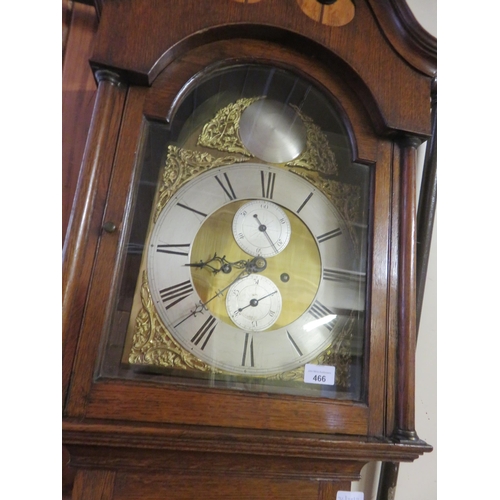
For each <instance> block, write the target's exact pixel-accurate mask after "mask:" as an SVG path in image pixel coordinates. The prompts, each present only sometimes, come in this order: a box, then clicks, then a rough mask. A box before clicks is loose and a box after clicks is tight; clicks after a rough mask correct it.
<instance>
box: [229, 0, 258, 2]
mask: <svg viewBox="0 0 500 500" xmlns="http://www.w3.org/2000/svg"><path fill="white" fill-rule="evenodd" d="M232 1H233V2H238V3H258V2H260V1H261V0H232Z"/></svg>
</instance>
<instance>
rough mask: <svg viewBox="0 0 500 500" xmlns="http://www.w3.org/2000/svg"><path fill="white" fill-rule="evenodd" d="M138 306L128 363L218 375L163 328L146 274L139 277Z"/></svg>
mask: <svg viewBox="0 0 500 500" xmlns="http://www.w3.org/2000/svg"><path fill="white" fill-rule="evenodd" d="M141 303H142V308H141V310H140V311H139V314H138V315H137V318H136V320H135V328H134V337H133V340H132V349H131V351H130V354H129V363H131V364H140V365H155V366H164V367H169V368H178V369H183V370H187V369H192V370H197V371H202V372H217V370H215V369H214V368H213V367H211V366H209V365H207V364H206V363H204V362H203V361H201V360H199V359H198V358H197V357H196V356H193V355H192V354H191V353H190V352H188V351H186V350H184V349H183V348H182V347H181V346H180V345H179V344H178V343H177V342H176V341H175V340H174V339H173V337H172V336H171V335H170V333H169V332H168V330H167V329H166V328H165V327H164V326H163V323H162V322H161V320H160V318H159V317H158V314H157V313H156V310H155V308H154V305H153V300H152V298H151V293H150V291H149V284H148V278H147V275H146V271H144V272H143V274H142V286H141Z"/></svg>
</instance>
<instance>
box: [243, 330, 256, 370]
mask: <svg viewBox="0 0 500 500" xmlns="http://www.w3.org/2000/svg"><path fill="white" fill-rule="evenodd" d="M247 357H248V358H249V360H248V361H250V365H247V364H246V363H247ZM241 366H252V367H253V366H254V357H253V336H252V335H250V334H249V333H245V345H244V347H243V357H242V358H241Z"/></svg>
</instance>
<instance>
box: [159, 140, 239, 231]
mask: <svg viewBox="0 0 500 500" xmlns="http://www.w3.org/2000/svg"><path fill="white" fill-rule="evenodd" d="M244 161H248V160H247V158H242V157H241V156H223V157H220V158H216V157H214V156H212V155H211V154H209V153H202V152H199V151H190V150H187V149H181V148H178V147H176V146H169V147H168V154H167V160H166V163H165V168H164V170H163V176H162V180H161V186H160V191H159V195H158V201H157V203H156V210H155V215H154V222H156V221H157V220H158V216H159V215H160V212H161V211H162V210H163V208H164V207H165V205H166V204H167V202H168V200H169V199H170V198H171V197H172V195H173V194H174V193H175V192H176V191H177V190H178V189H179V188H180V187H181V186H183V185H184V184H185V183H186V182H188V181H189V180H190V179H192V178H193V177H196V176H197V175H198V174H201V173H202V172H205V171H206V170H210V169H211V168H216V167H223V166H226V165H232V164H234V163H241V162H244Z"/></svg>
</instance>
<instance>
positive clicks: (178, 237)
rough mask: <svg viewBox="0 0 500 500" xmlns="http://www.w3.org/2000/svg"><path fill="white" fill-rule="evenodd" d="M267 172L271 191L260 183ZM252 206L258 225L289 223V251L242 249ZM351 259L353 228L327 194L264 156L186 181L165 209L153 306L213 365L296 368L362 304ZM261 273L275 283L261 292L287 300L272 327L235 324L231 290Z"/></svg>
mask: <svg viewBox="0 0 500 500" xmlns="http://www.w3.org/2000/svg"><path fill="white" fill-rule="evenodd" d="M269 178H272V179H273V183H272V185H273V189H272V190H266V186H267V185H268V183H267V182H264V183H263V182H262V179H264V180H265V181H267V179H269ZM221 180H223V182H224V186H225V187H226V189H223V188H222V186H221V184H220V182H221ZM263 186H264V188H263ZM292 192H293V193H294V196H293V197H291V196H290V193H292ZM228 193H230V194H228ZM256 207H257V208H256ZM262 207H264V208H262ZM270 207H272V208H270ZM252 210H254V211H255V212H256V213H257V214H258V217H257V218H259V217H262V219H263V220H260V219H259V222H260V223H262V222H268V224H269V226H270V227H271V226H272V224H273V223H275V222H276V224H279V225H280V226H281V225H285V226H286V227H287V228H289V229H287V230H286V231H285V233H286V234H287V238H288V243H287V244H286V245H285V244H283V245H282V246H283V249H282V251H279V252H277V253H276V251H274V250H273V251H272V252H269V254H268V253H266V254H265V256H264V255H260V254H259V252H254V251H252V249H249V250H250V251H247V252H245V251H244V250H243V249H242V247H241V246H240V244H239V243H238V235H239V230H236V231H235V230H234V227H235V226H234V221H239V220H240V219H239V218H240V216H241V214H242V213H243V212H245V211H246V212H247V213H248V214H249V216H250V217H251V221H253V222H256V221H255V220H254V217H253V214H252ZM242 211H243V212H242ZM266 212H269V214H270V215H269V221H270V222H269V221H268V219H265V220H264V216H265V215H266ZM281 219H284V220H285V221H286V224H282V223H281V222H280V220H281ZM238 224H239V223H238V222H237V224H236V227H239V226H238ZM258 225H259V224H258V223H256V226H257V231H258V232H259V228H258ZM260 232H263V231H260ZM270 234H271V235H272V236H270V238H275V236H274V233H272V232H271V231H270ZM258 236H259V237H261V235H258ZM265 239H266V238H265V237H264V239H263V240H262V241H264V240H265ZM275 243H276V242H275ZM259 244H260V240H259ZM269 247H270V248H272V245H269ZM261 253H262V252H261ZM255 254H257V257H256V256H255ZM259 262H260V267H259ZM352 265H353V262H352V250H351V242H350V237H349V234H348V232H347V230H346V228H345V227H344V223H343V221H342V219H341V217H340V216H339V214H338V212H337V211H336V209H335V208H334V206H333V205H332V203H331V202H329V201H328V199H327V198H326V196H325V195H324V194H323V193H321V191H319V190H318V189H316V188H315V187H314V186H313V185H312V184H310V183H309V182H308V181H306V180H305V179H303V178H302V177H300V176H298V175H296V174H294V173H292V172H289V171H287V170H286V169H283V168H280V167H273V166H266V165H262V164H256V163H243V164H234V165H229V166H227V167H223V168H215V169H211V170H209V171H208V172H205V173H203V174H201V175H199V176H198V177H196V178H195V179H193V180H191V181H190V182H188V183H187V184H185V185H184V186H183V187H182V188H181V189H180V190H179V191H177V192H176V193H175V195H174V196H173V197H172V198H171V199H170V200H169V202H168V203H167V204H166V206H165V207H164V209H163V210H162V212H161V213H160V215H159V217H158V220H157V221H156V223H155V225H154V228H153V231H152V233H151V238H150V243H149V248H148V257H147V273H148V279H149V288H150V292H151V296H152V299H153V303H154V305H155V308H156V310H157V312H158V315H159V317H160V318H161V320H162V322H163V323H164V324H165V326H166V327H167V329H168V331H169V332H170V333H171V335H172V336H173V337H174V338H175V340H176V341H178V342H179V344H180V345H181V346H182V347H183V348H184V349H186V350H187V351H190V352H192V353H193V354H194V355H195V356H196V357H198V358H199V359H201V360H203V361H205V362H206V363H208V364H209V365H212V366H214V367H216V368H218V369H221V370H224V371H228V372H231V373H242V374H250V375H266V374H274V373H280V372H284V371H287V370H291V369H293V368H296V367H298V366H301V365H303V364H304V363H306V362H308V361H310V360H311V359H313V358H314V357H315V356H317V355H318V354H319V353H320V352H322V351H323V350H325V349H326V348H327V347H328V346H329V345H330V344H331V342H332V340H333V338H334V336H335V332H336V331H337V330H338V328H340V327H341V325H342V324H343V323H344V322H345V321H346V320H347V318H348V316H349V314H350V313H351V311H353V310H360V309H362V307H363V303H362V300H361V301H360V298H359V296H358V295H357V294H355V293H352V289H350V287H349V286H346V283H347V282H346V279H345V277H346V276H347V277H349V274H350V273H351V272H352V273H354V272H355V271H354V269H353V268H352ZM254 276H261V277H262V282H266V283H272V286H271V285H268V286H267V288H266V287H264V291H263V292H262V297H264V296H265V295H267V294H269V293H271V292H273V291H275V290H277V292H276V293H275V295H274V296H270V297H269V298H271V297H272V298H273V300H275V301H276V300H277V298H278V297H279V298H281V307H280V308H278V307H277V306H276V305H274V306H273V307H274V308H275V309H276V311H274V310H273V311H274V312H276V314H275V315H274V316H273V317H272V321H268V324H266V323H265V322H262V323H260V321H262V319H260V318H257V316H255V318H254V319H250V320H249V321H241V322H240V321H238V320H236V321H235V318H234V310H232V309H231V307H229V308H228V307H227V301H229V302H231V300H232V299H231V297H232V295H231V292H235V291H236V290H238V291H240V292H242V291H243V287H244V284H245V283H247V281H248V279H249V278H250V277H254ZM266 290H269V292H267V293H264V292H265V291H266ZM251 298H252V297H250V299H249V303H250V301H251ZM255 298H256V299H258V302H257V304H258V306H259V307H255V310H261V309H262V307H261V305H263V304H261V303H260V299H259V297H255ZM231 304H232V303H231ZM246 305H248V304H246ZM242 307H243V306H241V305H238V307H237V309H239V308H241V309H242ZM278 309H280V312H279V314H278ZM246 311H247V312H248V310H246ZM241 314H242V316H244V314H243V311H241ZM264 316H265V317H266V319H267V320H270V319H271V318H270V317H269V313H268V314H267V315H264ZM248 353H251V354H252V356H251V357H248V356H247V354H248ZM249 360H250V361H249Z"/></svg>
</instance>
